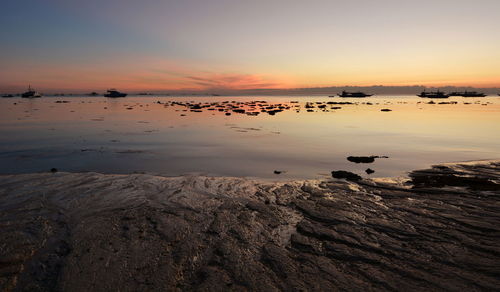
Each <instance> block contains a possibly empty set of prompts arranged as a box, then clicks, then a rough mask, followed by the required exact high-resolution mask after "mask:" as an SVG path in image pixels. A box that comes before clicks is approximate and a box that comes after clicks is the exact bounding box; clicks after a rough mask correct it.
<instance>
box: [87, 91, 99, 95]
mask: <svg viewBox="0 0 500 292" xmlns="http://www.w3.org/2000/svg"><path fill="white" fill-rule="evenodd" d="M98 95H99V94H98V93H97V92H95V91H92V92H91V93H89V96H98Z"/></svg>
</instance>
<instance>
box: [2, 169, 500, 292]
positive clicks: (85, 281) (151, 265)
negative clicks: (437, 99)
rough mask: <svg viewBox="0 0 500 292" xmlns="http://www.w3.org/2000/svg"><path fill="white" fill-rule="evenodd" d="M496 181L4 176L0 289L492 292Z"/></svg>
mask: <svg viewBox="0 0 500 292" xmlns="http://www.w3.org/2000/svg"><path fill="white" fill-rule="evenodd" d="M499 181H500V163H499V162H498V161H485V162H480V163H464V164H448V165H442V166H436V167H434V168H432V169H429V170H423V171H415V172H413V173H411V174H410V178H409V179H408V180H407V181H406V182H405V180H401V179H400V180H380V179H379V180H363V181H360V182H358V183H353V182H347V181H344V180H337V179H333V180H329V181H292V182H285V183H270V182H261V181H254V180H247V179H241V178H220V177H201V176H193V177H173V178H167V177H158V176H151V175H145V174H131V175H105V174H98V173H55V174H49V173H38V174H23V175H4V176H0V290H2V291H181V290H205V291H230V290H234V291H335V290H420V291H429V290H454V291H472V290H495V289H498V287H500V185H499Z"/></svg>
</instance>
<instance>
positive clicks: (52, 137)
mask: <svg viewBox="0 0 500 292" xmlns="http://www.w3.org/2000/svg"><path fill="white" fill-rule="evenodd" d="M256 100H257V101H267V103H268V104H278V103H281V104H282V106H285V107H288V106H289V107H290V109H284V110H283V111H282V112H277V113H276V114H275V115H269V114H268V113H266V112H260V109H261V107H259V106H256V107H255V110H252V107H250V106H249V105H242V104H240V105H239V106H240V107H244V108H245V109H246V110H247V111H248V110H251V111H259V112H260V114H259V115H258V116H249V115H247V114H239V113H236V112H232V111H231V113H232V114H231V115H230V116H227V115H225V112H224V111H218V108H216V107H215V106H214V105H213V106H210V108H214V109H215V110H208V108H203V109H202V110H201V112H193V111H190V109H189V108H186V107H185V106H182V105H170V102H171V101H178V102H181V103H186V102H218V104H222V102H223V101H236V102H248V101H256ZM57 101H68V102H67V103H58V102H57ZM158 101H160V103H158ZM291 101H298V102H299V103H290V102H291ZM332 101H333V102H346V101H348V102H353V103H356V104H347V105H327V107H326V109H327V110H328V111H323V110H322V109H318V108H317V106H318V104H315V108H314V109H311V110H312V112H308V111H306V109H305V108H304V105H305V103H306V102H332ZM429 101H431V100H430V99H422V98H418V97H411V96H379V97H370V98H364V99H346V98H343V99H341V98H328V97H326V96H315V97H296V96H293V97H290V96H287V97H274V96H273V97H268V96H267V97H266V96H257V97H256V96H252V97H246V96H245V97H185V96H184V97H165V96H163V97H162V96H160V97H156V96H155V97H149V96H148V97H144V96H131V97H126V98H119V99H109V98H104V97H83V96H72V97H44V98H39V99H21V98H2V99H0V173H25V172H40V171H48V170H50V169H51V168H53V167H55V168H57V169H59V170H60V171H97V172H105V173H132V172H148V173H155V174H162V175H181V174H186V173H197V174H206V175H222V176H249V177H259V178H271V179H281V178H285V179H289V178H321V177H325V176H329V173H330V171H332V170H350V171H353V172H356V173H359V174H363V175H364V176H367V175H366V174H365V173H364V171H365V169H367V168H368V167H369V168H371V169H374V170H375V173H374V174H372V175H370V176H371V177H385V176H399V175H404V174H405V172H407V171H410V170H414V169H418V168H423V167H428V166H429V165H431V164H435V163H441V162H454V161H467V160H480V159H498V158H500V135H499V134H498V133H500V98H499V97H485V98H462V97H451V98H449V99H445V100H434V102H435V103H436V104H426V103H427V102H429ZM450 101H456V102H457V104H438V103H439V102H450ZM367 102H369V103H372V105H367V104H366V103H367ZM465 103H467V104H465ZM165 104H167V105H165ZM229 104H234V105H236V104H235V103H227V104H224V105H225V106H226V108H227V106H228V105H229ZM297 106H300V112H297V109H299V107H297ZM332 106H333V107H341V109H335V110H332V109H330V108H331V107H332ZM383 108H389V109H391V110H392V111H390V112H381V111H380V110H381V109H383ZM181 115H185V116H181ZM350 155H359V156H361V155H363V156H369V155H379V156H388V157H389V158H384V159H376V160H375V162H374V163H371V164H355V163H352V162H349V161H347V159H346V157H347V156H350ZM274 170H279V171H283V173H281V174H279V175H276V174H274Z"/></svg>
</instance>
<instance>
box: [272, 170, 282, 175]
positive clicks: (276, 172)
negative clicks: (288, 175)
mask: <svg viewBox="0 0 500 292" xmlns="http://www.w3.org/2000/svg"><path fill="white" fill-rule="evenodd" d="M281 173H282V171H280V170H275V171H274V174H281Z"/></svg>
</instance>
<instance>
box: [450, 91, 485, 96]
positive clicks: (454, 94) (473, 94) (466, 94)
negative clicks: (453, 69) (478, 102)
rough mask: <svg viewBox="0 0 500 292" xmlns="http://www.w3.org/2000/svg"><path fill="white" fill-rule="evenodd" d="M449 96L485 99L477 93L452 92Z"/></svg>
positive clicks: (482, 94) (481, 94)
mask: <svg viewBox="0 0 500 292" xmlns="http://www.w3.org/2000/svg"><path fill="white" fill-rule="evenodd" d="M449 95H450V96H463V97H485V96H486V94H484V93H481V92H477V91H464V92H457V91H455V92H452V93H450V94H449Z"/></svg>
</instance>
